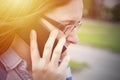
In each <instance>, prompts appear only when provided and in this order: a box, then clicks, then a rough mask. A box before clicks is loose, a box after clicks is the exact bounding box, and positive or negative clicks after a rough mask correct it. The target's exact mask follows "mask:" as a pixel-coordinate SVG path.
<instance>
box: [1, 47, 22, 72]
mask: <svg viewBox="0 0 120 80" xmlns="http://www.w3.org/2000/svg"><path fill="white" fill-rule="evenodd" d="M0 61H1V62H2V64H3V65H4V66H5V68H6V70H11V69H13V68H15V67H16V66H17V65H18V64H19V63H20V62H21V61H22V58H21V57H20V56H18V55H17V53H16V52H15V51H14V50H13V49H12V48H10V49H8V50H7V51H6V52H5V53H4V54H2V55H1V56H0Z"/></svg>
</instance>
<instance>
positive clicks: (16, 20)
mask: <svg viewBox="0 0 120 80" xmlns="http://www.w3.org/2000/svg"><path fill="white" fill-rule="evenodd" d="M68 1H69V0H59V1H58V0H0V55H1V54H3V53H4V52H5V51H6V50H7V49H8V48H9V47H10V45H11V43H12V41H13V39H14V37H15V34H16V30H18V29H20V28H22V29H23V30H24V29H27V28H25V27H30V25H33V24H34V22H35V21H36V20H37V19H38V18H40V17H42V15H43V14H44V13H46V12H48V11H50V10H52V9H53V8H56V7H58V6H62V5H64V4H66V3H68Z"/></svg>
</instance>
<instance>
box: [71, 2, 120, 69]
mask: <svg viewBox="0 0 120 80" xmlns="http://www.w3.org/2000/svg"><path fill="white" fill-rule="evenodd" d="M83 2H84V10H83V20H82V25H81V27H80V28H79V29H78V31H77V34H78V37H79V43H80V44H87V45H91V46H94V47H98V48H103V49H108V50H111V51H113V52H120V0H83ZM70 66H71V68H72V69H73V70H75V69H76V70H78V69H82V68H84V67H86V66H87V64H85V63H79V62H76V61H70Z"/></svg>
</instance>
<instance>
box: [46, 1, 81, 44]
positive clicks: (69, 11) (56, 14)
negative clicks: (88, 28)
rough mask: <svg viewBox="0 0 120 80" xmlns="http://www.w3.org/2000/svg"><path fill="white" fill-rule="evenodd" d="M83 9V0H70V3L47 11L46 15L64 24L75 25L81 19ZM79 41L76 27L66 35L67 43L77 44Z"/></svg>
mask: <svg viewBox="0 0 120 80" xmlns="http://www.w3.org/2000/svg"><path fill="white" fill-rule="evenodd" d="M82 9H83V3H82V0H70V2H69V3H67V4H65V5H63V6H60V7H57V8H55V9H54V10H52V11H50V12H48V13H46V14H45V15H46V16H47V17H49V18H51V19H53V20H55V21H57V22H59V23H61V24H63V25H75V24H77V23H79V22H80V21H81V17H82ZM48 26H49V25H48ZM59 35H61V34H59ZM61 36H62V35H61ZM77 42H78V39H77V35H76V29H74V30H73V31H72V32H70V33H69V34H68V35H67V36H66V44H67V45H69V44H70V43H73V44H76V43H77Z"/></svg>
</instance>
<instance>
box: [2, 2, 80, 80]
mask: <svg viewBox="0 0 120 80" xmlns="http://www.w3.org/2000/svg"><path fill="white" fill-rule="evenodd" d="M0 10H1V11H0V80H29V79H30V80H32V79H34V80H48V79H49V80H65V78H66V80H71V75H68V74H67V75H66V72H67V71H66V69H67V68H66V67H67V65H68V62H69V56H68V55H67V54H66V47H67V46H68V45H69V44H71V43H73V44H76V43H77V37H76V35H75V32H76V29H77V28H76V27H77V26H79V24H80V20H81V17H82V0H60V1H56V0H0ZM49 33H50V35H49ZM29 34H30V39H29ZM47 39H48V40H47ZM44 45H45V46H44ZM61 60H62V61H61ZM67 73H68V72H67Z"/></svg>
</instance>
